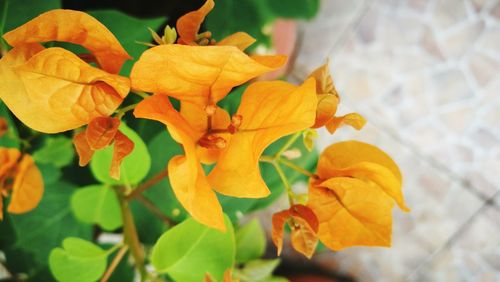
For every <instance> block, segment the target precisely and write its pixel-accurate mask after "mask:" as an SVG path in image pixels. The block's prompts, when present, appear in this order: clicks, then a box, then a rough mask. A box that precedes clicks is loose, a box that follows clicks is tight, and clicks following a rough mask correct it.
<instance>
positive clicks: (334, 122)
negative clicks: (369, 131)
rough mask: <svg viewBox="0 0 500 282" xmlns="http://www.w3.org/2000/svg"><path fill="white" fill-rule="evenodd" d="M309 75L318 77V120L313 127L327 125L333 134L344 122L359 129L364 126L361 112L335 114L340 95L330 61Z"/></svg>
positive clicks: (364, 121)
mask: <svg viewBox="0 0 500 282" xmlns="http://www.w3.org/2000/svg"><path fill="white" fill-rule="evenodd" d="M309 77H310V78H311V77H312V78H314V79H316V93H317V94H318V108H317V110H316V121H315V123H314V125H313V126H312V128H320V127H323V126H325V127H326V129H327V130H328V132H330V133H331V134H333V133H334V132H335V131H336V130H337V128H339V127H340V126H342V125H344V124H345V125H350V126H352V127H353V128H355V129H357V130H360V129H361V128H363V126H364V125H365V123H366V120H365V119H364V118H363V117H362V116H361V115H360V114H357V113H351V114H347V115H344V116H341V117H336V116H335V113H336V112H337V107H338V104H339V99H340V97H339V94H338V92H337V90H336V89H335V85H334V84H333V79H332V76H331V75H330V69H329V66H328V62H326V63H325V64H324V65H322V66H321V67H319V68H317V69H316V70H314V71H313V72H312V73H311V74H310V75H309Z"/></svg>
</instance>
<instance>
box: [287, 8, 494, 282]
mask: <svg viewBox="0 0 500 282" xmlns="http://www.w3.org/2000/svg"><path fill="white" fill-rule="evenodd" d="M322 4H323V5H322V9H321V12H320V15H319V16H318V17H317V18H316V19H315V20H314V21H312V22H308V23H302V24H301V26H300V28H301V32H302V33H303V36H302V38H303V40H304V41H303V42H302V45H301V48H300V51H299V56H298V57H297V61H296V63H295V68H294V70H293V76H294V77H295V78H296V79H301V78H303V77H305V76H306V75H307V73H309V72H310V70H312V69H313V68H315V67H316V66H318V65H320V64H321V63H322V62H323V61H324V60H325V59H326V58H329V59H330V62H331V68H332V73H333V75H334V80H335V83H336V85H337V88H338V90H339V92H340V93H341V98H342V101H341V102H342V103H343V109H342V110H343V111H345V112H348V111H356V112H359V113H361V114H363V115H364V116H365V117H366V118H367V119H368V121H369V124H368V125H367V126H366V127H365V129H364V130H362V131H361V132H355V131H353V130H351V129H349V128H345V129H343V130H341V131H340V132H338V133H336V134H335V135H334V136H329V135H328V134H327V133H326V132H323V134H322V135H321V139H320V142H319V143H320V144H319V145H320V146H321V147H325V146H327V145H328V144H330V143H332V142H335V141H338V140H344V139H359V140H365V141H367V142H370V143H374V144H377V145H378V146H380V147H381V148H383V149H384V150H386V151H387V152H389V153H390V154H391V155H392V156H394V158H395V159H396V161H397V162H398V164H399V165H400V166H401V168H402V171H403V174H404V177H405V183H404V189H405V196H406V198H407V201H408V204H409V206H410V207H412V212H411V213H409V214H404V213H401V212H399V211H395V218H396V220H395V223H394V246H393V248H391V249H382V248H373V249H372V248H353V249H351V250H346V251H343V252H339V253H336V254H333V255H332V254H325V255H320V256H318V257H317V258H316V259H317V260H318V261H320V262H321V263H323V264H324V265H327V266H330V267H335V268H337V269H338V270H339V271H342V272H345V273H349V274H351V275H352V276H354V277H356V278H358V279H359V280H360V281H500V241H499V240H500V201H494V200H493V197H494V196H496V198H497V199H500V194H499V195H497V194H496V193H497V192H498V191H499V190H500V177H498V175H500V0H378V1H368V0H365V1H363V0H352V1H343V0H323V2H322Z"/></svg>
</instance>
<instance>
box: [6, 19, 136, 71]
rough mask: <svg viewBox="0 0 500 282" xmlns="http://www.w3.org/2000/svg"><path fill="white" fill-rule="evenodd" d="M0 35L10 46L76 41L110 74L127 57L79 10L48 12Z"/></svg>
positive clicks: (119, 47)
mask: <svg viewBox="0 0 500 282" xmlns="http://www.w3.org/2000/svg"><path fill="white" fill-rule="evenodd" d="M3 38H4V39H5V40H6V41H7V42H8V43H9V44H10V45H11V46H14V47H16V46H20V45H23V44H26V43H38V42H40V43H41V42H48V41H63V42H70V43H73V44H79V45H82V46H83V47H85V48H87V50H89V51H90V52H92V54H93V55H94V57H95V58H96V60H97V62H98V63H99V65H100V66H101V68H102V69H103V70H105V71H107V72H110V73H118V72H119V71H120V69H121V67H122V65H123V63H124V62H125V61H126V60H129V59H131V57H130V56H129V55H128V54H127V52H126V51H125V49H123V47H122V46H121V45H120V42H119V41H118V40H117V39H116V37H115V36H114V35H113V34H112V33H111V32H110V31H109V30H108V29H107V28H106V27H105V26H104V25H103V24H101V23H100V22H99V21H97V20H96V19H95V18H93V17H92V16H90V15H89V14H87V13H84V12H80V11H73V10H62V9H58V10H52V11H48V12H46V13H43V14H41V15H39V16H38V17H36V18H34V19H32V20H31V21H29V22H27V23H25V24H24V25H22V26H20V27H18V28H16V29H14V30H12V31H10V32H7V33H6V34H4V36H3Z"/></svg>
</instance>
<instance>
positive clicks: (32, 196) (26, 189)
mask: <svg viewBox="0 0 500 282" xmlns="http://www.w3.org/2000/svg"><path fill="white" fill-rule="evenodd" d="M42 195H43V179H42V174H41V173H40V170H38V168H37V167H36V165H35V161H34V160H33V158H32V157H31V156H30V155H27V154H25V155H24V156H23V157H22V159H21V161H20V162H19V163H18V165H17V169H16V175H15V177H14V184H13V185H12V194H11V200H10V203H9V206H8V208H7V211H8V212H10V213H25V212H28V211H30V210H32V209H34V208H35V207H36V206H37V205H38V203H39V202H40V200H41V199H42Z"/></svg>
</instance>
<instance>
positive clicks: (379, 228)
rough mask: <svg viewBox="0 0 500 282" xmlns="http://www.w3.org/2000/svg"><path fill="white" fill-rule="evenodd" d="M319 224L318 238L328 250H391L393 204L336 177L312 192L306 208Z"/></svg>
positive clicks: (367, 186)
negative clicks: (369, 248)
mask: <svg viewBox="0 0 500 282" xmlns="http://www.w3.org/2000/svg"><path fill="white" fill-rule="evenodd" d="M307 205H308V206H309V207H310V208H311V209H312V210H313V211H314V213H315V214H316V216H317V218H318V221H319V231H318V237H319V239H320V240H321V242H323V244H325V245H326V246H327V247H328V248H330V249H332V250H335V251H337V250H341V249H344V248H347V247H352V246H386V247H387V246H390V245H391V232H392V208H393V206H394V203H393V201H392V200H391V198H389V197H388V196H387V195H386V194H384V192H382V191H381V190H380V189H374V188H373V187H372V186H371V185H370V184H369V183H367V182H364V181H362V180H359V179H355V178H348V177H335V178H331V179H328V180H326V181H324V182H323V183H321V184H320V185H319V186H318V187H314V186H311V187H310V188H309V201H308V204H307Z"/></svg>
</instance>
